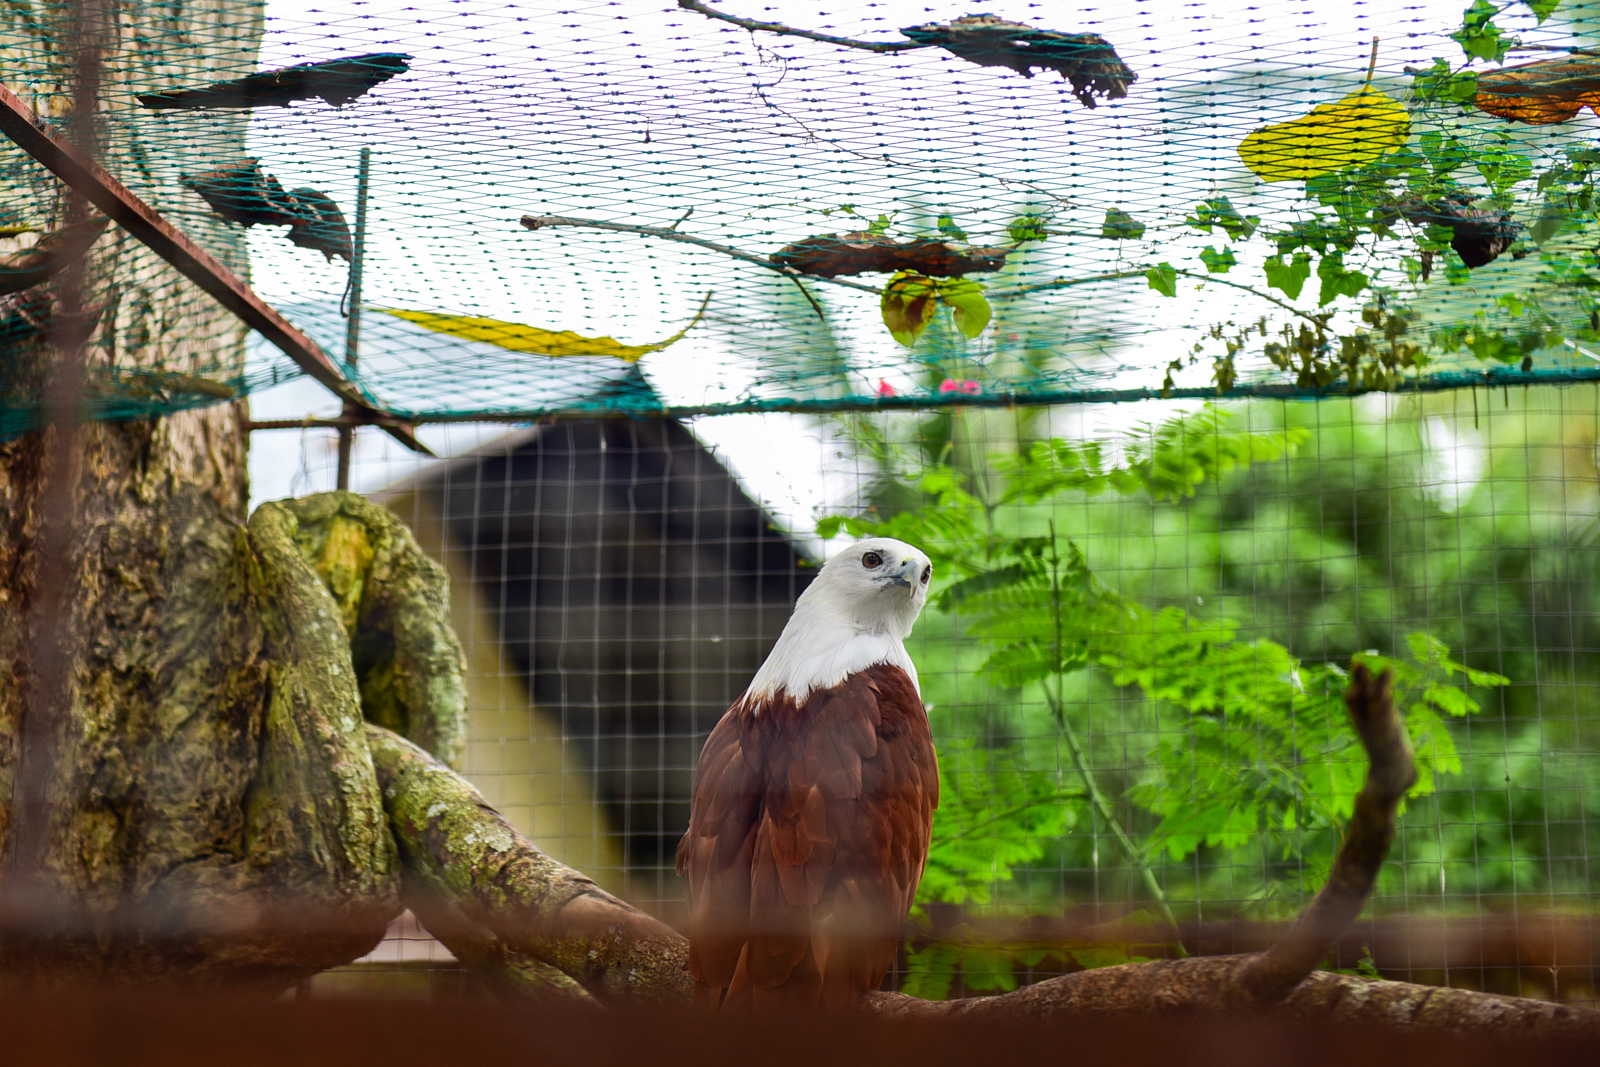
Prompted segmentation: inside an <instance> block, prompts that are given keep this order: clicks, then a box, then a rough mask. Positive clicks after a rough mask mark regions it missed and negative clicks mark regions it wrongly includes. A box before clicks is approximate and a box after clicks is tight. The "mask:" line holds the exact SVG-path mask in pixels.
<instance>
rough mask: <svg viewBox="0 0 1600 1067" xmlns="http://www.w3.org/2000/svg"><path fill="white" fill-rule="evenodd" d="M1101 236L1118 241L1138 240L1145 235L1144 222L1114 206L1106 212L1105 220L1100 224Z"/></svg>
mask: <svg viewBox="0 0 1600 1067" xmlns="http://www.w3.org/2000/svg"><path fill="white" fill-rule="evenodd" d="M1100 236H1101V237H1109V238H1111V239H1113V240H1117V241H1137V240H1138V239H1139V238H1141V237H1143V236H1144V223H1142V222H1140V221H1139V220H1138V219H1136V218H1134V217H1133V216H1132V215H1130V214H1128V213H1127V212H1126V211H1124V210H1122V209H1121V208H1120V207H1114V208H1111V209H1109V210H1108V211H1107V212H1106V218H1105V221H1104V222H1102V223H1101V224H1100Z"/></svg>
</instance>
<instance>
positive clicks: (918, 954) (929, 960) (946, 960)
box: [900, 941, 961, 1000]
mask: <svg viewBox="0 0 1600 1067" xmlns="http://www.w3.org/2000/svg"><path fill="white" fill-rule="evenodd" d="M960 966H961V953H960V950H959V949H958V947H957V946H955V945H953V944H951V943H950V942H948V941H935V942H933V943H932V944H930V945H928V946H926V947H925V948H920V949H912V950H911V951H910V952H907V953H906V976H905V980H904V982H902V983H901V986H900V989H901V992H903V993H905V994H906V995H908V996H913V997H916V998H918V999H919V1000H944V999H945V998H946V997H948V996H949V995H950V990H951V989H952V988H953V987H954V985H955V980H956V972H957V971H958V970H959V969H960Z"/></svg>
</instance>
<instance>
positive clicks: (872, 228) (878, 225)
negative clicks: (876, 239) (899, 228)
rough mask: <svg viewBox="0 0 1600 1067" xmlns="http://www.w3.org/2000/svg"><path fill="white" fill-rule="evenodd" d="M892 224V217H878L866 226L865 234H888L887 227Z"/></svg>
mask: <svg viewBox="0 0 1600 1067" xmlns="http://www.w3.org/2000/svg"><path fill="white" fill-rule="evenodd" d="M893 222H894V215H879V216H878V217H877V218H875V219H873V220H872V221H871V222H870V223H868V224H867V232H868V233H870V234H875V235H882V234H886V233H888V232H889V227H890V225H892V224H893Z"/></svg>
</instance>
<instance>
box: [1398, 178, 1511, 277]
mask: <svg viewBox="0 0 1600 1067" xmlns="http://www.w3.org/2000/svg"><path fill="white" fill-rule="evenodd" d="M1473 204H1474V201H1473V199H1472V197H1470V196H1468V195H1467V194H1465V193H1451V194H1450V195H1449V196H1444V197H1440V198H1438V199H1437V200H1423V199H1421V198H1419V197H1407V198H1406V199H1404V200H1401V201H1400V202H1399V203H1398V204H1396V205H1395V207H1396V210H1397V211H1398V212H1399V214H1400V216H1401V217H1402V218H1404V219H1405V220H1406V221H1407V222H1409V223H1411V224H1412V225H1414V226H1428V225H1434V226H1448V227H1449V228H1450V232H1451V234H1452V236H1451V238H1450V247H1451V248H1453V249H1455V251H1456V254H1457V255H1459V256H1460V257H1461V261H1462V262H1463V263H1465V264H1466V265H1467V266H1468V267H1481V266H1483V265H1484V264H1485V263H1490V262H1493V261H1494V260H1495V259H1496V258H1497V257H1498V256H1499V255H1500V253H1502V252H1504V251H1505V250H1506V249H1508V248H1510V247H1511V245H1512V244H1513V242H1515V241H1516V239H1517V238H1518V237H1520V236H1522V232H1523V227H1522V224H1521V223H1519V222H1517V221H1516V220H1514V219H1513V218H1512V217H1511V212H1509V211H1507V210H1506V209H1505V208H1502V207H1494V206H1490V207H1474V206H1473Z"/></svg>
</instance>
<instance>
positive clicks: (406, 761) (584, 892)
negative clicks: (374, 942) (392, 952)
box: [367, 726, 692, 1004]
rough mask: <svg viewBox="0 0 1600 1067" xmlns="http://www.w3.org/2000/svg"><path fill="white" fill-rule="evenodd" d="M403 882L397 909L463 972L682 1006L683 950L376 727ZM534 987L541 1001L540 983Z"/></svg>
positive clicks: (685, 996) (443, 770)
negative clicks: (529, 968) (405, 909)
mask: <svg viewBox="0 0 1600 1067" xmlns="http://www.w3.org/2000/svg"><path fill="white" fill-rule="evenodd" d="M367 739H368V742H369V744H370V746H371V749H372V756H373V762H374V763H375V764H376V765H377V768H378V779H379V781H380V782H381V783H382V785H383V797H384V803H385V804H386V805H387V807H388V810H389V819H390V824H391V826H392V827H393V829H394V833H395V836H396V838H397V839H398V841H399V843H400V854H401V859H402V862H403V864H404V866H405V871H406V889H405V896H406V903H407V904H408V905H409V906H410V907H411V909H412V910H413V911H415V912H416V913H417V917H418V918H420V919H421V920H422V922H423V924H424V925H425V926H427V927H428V929H429V930H431V931H433V933H434V934H435V935H436V936H438V937H439V939H440V940H442V941H444V943H445V944H446V945H447V946H449V947H450V949H451V950H452V951H453V952H456V954H457V955H458V956H461V957H462V958H463V959H466V960H473V959H475V960H477V961H479V962H481V963H485V964H489V965H492V966H494V967H496V968H497V971H496V974H495V977H497V978H498V979H500V980H501V981H504V982H508V983H512V984H521V982H522V979H521V978H520V977H519V976H518V975H517V974H516V973H514V967H516V966H525V965H528V964H532V963H534V962H535V961H537V962H539V963H543V964H547V965H549V966H551V967H554V968H557V969H558V970H559V971H561V972H562V973H563V974H565V975H567V976H569V977H570V978H572V979H574V980H576V981H577V982H578V983H579V984H581V985H582V987H583V988H584V989H586V990H587V991H588V992H589V993H590V994H592V995H593V996H594V997H595V998H597V999H598V1000H600V1001H602V1002H606V1003H611V1004H685V1003H688V1002H689V1000H690V997H691V993H692V983H691V982H690V980H689V970H688V949H687V942H685V941H684V939H683V937H682V935H680V934H678V933H677V931H675V930H673V929H672V928H671V927H669V926H667V925H666V924H664V923H662V922H660V921H658V920H656V919H653V918H651V917H650V916H648V915H646V914H644V913H643V912H641V911H639V910H638V909H636V908H634V907H632V906H631V905H629V904H626V903H624V902H623V901H620V900H618V899H617V898H616V897H613V896H612V895H611V894H609V893H607V892H605V891H604V890H602V889H601V888H600V887H599V886H597V885H595V884H594V883H593V882H592V881H590V880H589V879H588V878H586V877H585V876H584V875H582V874H580V873H578V872H577V871H574V870H572V869H571V868H569V867H566V866H563V865H562V864H560V863H557V862H556V861H555V860H553V859H551V858H550V857H548V856H546V855H545V854H544V853H542V852H540V851H539V850H538V849H537V848H535V847H534V846H533V845H531V844H529V843H528V841H527V840H526V839H524V838H523V837H522V836H521V835H520V834H518V833H517V832H516V830H514V829H513V828H512V827H511V825H510V824H509V823H507V822H506V821H505V820H504V819H503V818H501V817H500V816H499V815H498V814H497V813H496V812H495V811H494V809H492V808H490V807H489V805H488V804H487V803H486V802H485V801H484V799H483V796H482V794H480V793H479V792H478V791H477V790H476V789H474V788H473V787H472V785H471V784H470V783H468V782H467V781H466V779H464V778H462V777H461V776H460V775H458V774H456V773H455V772H454V771H452V770H450V768H448V767H446V766H445V765H444V764H442V763H440V762H439V761H438V760H435V759H433V758H432V757H430V756H429V755H428V754H427V753H426V752H423V751H422V750H421V749H419V748H417V747H416V746H415V745H412V744H409V743H407V742H406V741H405V740H404V739H403V738H400V737H397V736H395V735H394V734H392V733H390V732H389V731H387V730H385V729H383V728H382V727H379V726H369V727H368V728H367ZM536 973H537V974H538V975H540V980H538V981H536V982H535V983H533V988H534V989H535V991H537V992H544V991H545V990H544V988H543V976H544V975H545V972H543V971H542V970H538V971H537V972H536Z"/></svg>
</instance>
